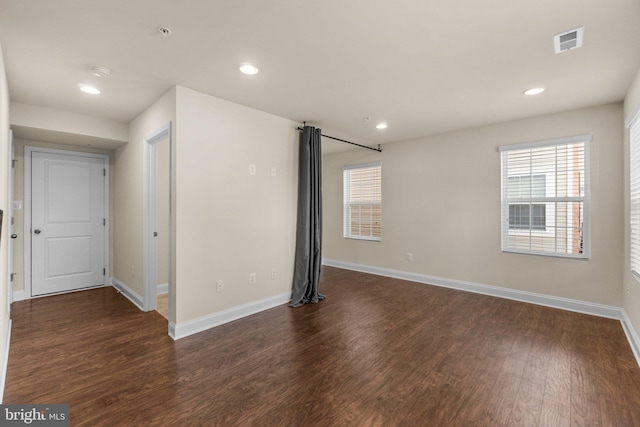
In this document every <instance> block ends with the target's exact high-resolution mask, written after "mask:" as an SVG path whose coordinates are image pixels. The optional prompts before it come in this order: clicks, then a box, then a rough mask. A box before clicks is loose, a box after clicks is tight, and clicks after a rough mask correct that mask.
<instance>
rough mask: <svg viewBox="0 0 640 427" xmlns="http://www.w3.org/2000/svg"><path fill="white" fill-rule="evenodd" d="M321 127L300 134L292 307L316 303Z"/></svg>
mask: <svg viewBox="0 0 640 427" xmlns="http://www.w3.org/2000/svg"><path fill="white" fill-rule="evenodd" d="M320 139H321V130H320V129H316V128H315V127H313V126H305V127H304V130H303V131H302V134H301V135H300V150H299V155H298V157H299V162H298V225H297V228H296V253H295V265H294V271H293V292H292V294H291V303H290V304H289V306H290V307H300V306H302V305H304V304H308V303H312V304H316V303H317V302H318V301H320V300H322V299H324V295H322V294H320V293H319V292H318V287H319V286H320V264H321V262H322V152H321V149H320Z"/></svg>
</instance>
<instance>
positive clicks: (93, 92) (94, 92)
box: [80, 85, 100, 95]
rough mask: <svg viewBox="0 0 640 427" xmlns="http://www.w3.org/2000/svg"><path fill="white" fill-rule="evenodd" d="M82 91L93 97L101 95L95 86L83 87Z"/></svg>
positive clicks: (81, 87)
mask: <svg viewBox="0 0 640 427" xmlns="http://www.w3.org/2000/svg"><path fill="white" fill-rule="evenodd" d="M80 90H81V91H83V92H84V93H89V94H91V95H98V94H99V93H100V91H99V90H98V89H97V88H95V87H93V86H86V85H81V86H80Z"/></svg>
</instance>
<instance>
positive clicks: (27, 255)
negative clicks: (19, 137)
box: [23, 145, 111, 299]
mask: <svg viewBox="0 0 640 427" xmlns="http://www.w3.org/2000/svg"><path fill="white" fill-rule="evenodd" d="M33 152H39V153H46V154H58V155H63V156H65V155H66V156H77V157H89V158H94V159H96V158H97V159H102V163H103V167H104V170H105V175H104V213H103V214H104V218H105V226H104V268H105V269H106V272H107V273H108V272H109V271H110V269H109V234H110V233H109V222H110V221H109V155H108V154H98V153H87V152H82V151H71V150H59V149H55V148H44V147H36V146H31V145H25V147H24V202H23V204H24V230H23V233H24V239H23V241H24V298H25V299H31V298H40V297H41V296H36V297H34V296H31V157H32V156H31V155H32V153H33ZM110 284H111V280H110V279H109V276H108V275H107V274H105V276H104V285H103V286H109V285H110ZM62 293H64V292H62ZM42 296H48V295H42Z"/></svg>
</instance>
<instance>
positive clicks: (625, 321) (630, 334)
mask: <svg viewBox="0 0 640 427" xmlns="http://www.w3.org/2000/svg"><path fill="white" fill-rule="evenodd" d="M620 322H622V329H624V333H625V334H626V335H627V340H628V341H629V345H631V351H633V355H634V356H635V357H636V361H637V362H638V366H640V339H638V334H637V333H636V330H635V329H634V327H633V324H632V323H631V319H629V316H628V315H627V311H626V310H625V309H624V308H623V309H622V320H621V321H620Z"/></svg>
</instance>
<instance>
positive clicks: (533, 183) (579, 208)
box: [499, 135, 591, 258]
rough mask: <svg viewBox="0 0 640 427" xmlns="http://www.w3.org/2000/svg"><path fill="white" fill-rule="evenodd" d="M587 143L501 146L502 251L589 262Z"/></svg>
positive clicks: (567, 141) (570, 141)
mask: <svg viewBox="0 0 640 427" xmlns="http://www.w3.org/2000/svg"><path fill="white" fill-rule="evenodd" d="M589 141H591V135H580V136H576V137H570V138H561V139H554V140H547V141H537V142H532V143H524V144H514V145H507V146H501V147H500V148H499V150H500V152H501V167H502V211H501V212H502V218H501V222H502V250H503V251H504V252H517V253H526V254H535V255H551V256H560V257H570V258H589V250H590V238H589V237H590V236H589V168H588V165H589Z"/></svg>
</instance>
